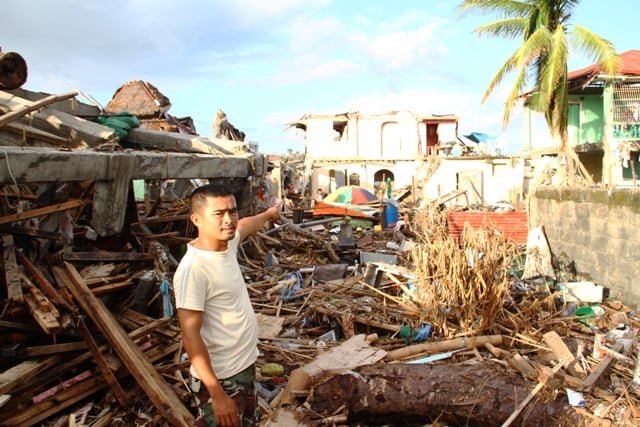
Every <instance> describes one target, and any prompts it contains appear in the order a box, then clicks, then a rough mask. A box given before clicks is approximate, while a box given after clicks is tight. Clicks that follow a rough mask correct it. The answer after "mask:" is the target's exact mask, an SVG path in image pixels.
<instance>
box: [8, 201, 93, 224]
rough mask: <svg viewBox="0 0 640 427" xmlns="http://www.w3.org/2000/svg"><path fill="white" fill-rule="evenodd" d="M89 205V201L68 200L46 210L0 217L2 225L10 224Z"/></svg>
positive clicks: (41, 209)
mask: <svg viewBox="0 0 640 427" xmlns="http://www.w3.org/2000/svg"><path fill="white" fill-rule="evenodd" d="M87 203H90V202H89V201H87V200H68V201H66V202H63V203H58V204H55V205H51V206H46V207H44V208H37V209H32V210H30V211H26V212H18V213H15V214H12V215H5V216H2V217H0V224H9V223H11V222H15V221H22V220H25V219H30V218H35V217H37V216H42V215H48V214H52V213H54V212H61V211H66V210H69V209H74V208H77V207H80V206H84V205H86V204H87Z"/></svg>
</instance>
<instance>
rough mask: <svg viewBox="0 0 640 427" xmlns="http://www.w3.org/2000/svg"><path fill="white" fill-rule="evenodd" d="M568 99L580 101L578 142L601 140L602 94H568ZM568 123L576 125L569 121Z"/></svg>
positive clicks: (602, 121) (602, 120) (602, 125)
mask: <svg viewBox="0 0 640 427" xmlns="http://www.w3.org/2000/svg"><path fill="white" fill-rule="evenodd" d="M569 100H570V101H575V102H580V104H581V111H580V123H579V126H580V139H579V141H578V144H586V143H591V144H593V143H597V142H602V139H603V129H604V109H603V105H602V96H600V95H580V96H569ZM569 125H574V126H575V125H577V124H576V123H569Z"/></svg>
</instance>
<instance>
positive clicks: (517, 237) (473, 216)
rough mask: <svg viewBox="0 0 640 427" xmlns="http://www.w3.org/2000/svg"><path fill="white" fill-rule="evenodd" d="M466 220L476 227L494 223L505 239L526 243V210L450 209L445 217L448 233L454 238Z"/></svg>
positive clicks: (457, 235)
mask: <svg viewBox="0 0 640 427" xmlns="http://www.w3.org/2000/svg"><path fill="white" fill-rule="evenodd" d="M465 222H468V223H469V225H470V226H471V227H473V228H474V229H476V230H477V229H478V228H480V227H482V226H483V225H487V224H492V223H493V224H495V226H496V228H497V229H498V230H499V231H500V232H501V233H502V235H503V236H504V238H505V239H506V240H509V241H512V242H514V243H516V244H523V245H524V244H526V243H527V236H528V233H529V226H528V221H527V212H526V211H515V212H474V211H451V212H449V214H448V217H447V223H448V225H449V235H450V236H452V237H454V238H455V239H456V240H457V239H458V238H459V237H460V235H461V234H462V230H464V224H465Z"/></svg>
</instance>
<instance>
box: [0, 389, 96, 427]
mask: <svg viewBox="0 0 640 427" xmlns="http://www.w3.org/2000/svg"><path fill="white" fill-rule="evenodd" d="M106 386H107V384H106V383H105V382H104V380H103V378H102V377H100V376H95V377H93V378H89V379H88V380H86V381H82V382H80V383H77V384H74V385H72V386H71V387H69V388H68V389H66V390H63V391H61V392H60V393H58V394H57V395H56V398H55V399H48V400H44V401H42V402H40V403H37V404H32V405H30V406H29V407H27V408H25V409H24V410H22V411H19V412H18V413H17V414H15V415H13V416H11V417H10V418H8V419H6V420H4V421H3V424H2V425H3V426H6V427H27V426H33V425H37V423H38V422H40V421H42V420H45V419H47V418H49V417H50V416H52V415H55V414H57V413H58V412H60V411H62V410H63V409H66V408H68V407H70V406H72V405H74V404H75V403H77V402H80V401H81V400H83V399H85V398H87V397H89V396H91V395H92V394H94V393H96V392H98V391H100V390H102V389H103V388H105V387H106Z"/></svg>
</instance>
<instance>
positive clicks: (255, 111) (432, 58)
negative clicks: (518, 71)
mask: <svg viewBox="0 0 640 427" xmlns="http://www.w3.org/2000/svg"><path fill="white" fill-rule="evenodd" d="M6 3H7V4H4V5H3V7H2V15H3V19H2V25H1V26H0V47H1V48H2V50H3V51H4V52H11V51H12V52H18V53H20V54H21V55H22V56H23V57H24V58H25V60H26V61H27V64H28V68H29V77H28V80H27V83H26V84H25V85H24V88H26V89H30V90H34V91H40V92H46V93H66V92H69V91H71V90H80V91H82V92H83V93H86V94H89V95H91V96H92V97H94V98H95V99H96V100H98V101H99V102H100V103H101V104H103V105H105V104H106V103H107V102H109V100H110V99H111V97H112V96H113V94H114V93H115V91H116V90H117V89H118V88H119V87H120V86H122V85H123V84H124V83H126V82H127V81H130V80H138V79H140V80H145V81H148V82H150V83H151V84H153V85H154V86H156V87H157V88H158V89H159V90H160V91H161V92H162V93H163V94H165V95H166V96H167V97H168V98H169V99H170V100H171V103H172V107H171V109H170V110H169V113H170V114H172V115H174V116H178V117H182V116H191V117H192V118H193V119H194V121H195V124H196V128H197V131H198V132H199V133H200V135H202V136H210V135H211V125H212V122H213V118H214V116H215V113H216V112H217V111H218V109H222V110H224V111H225V112H226V113H227V117H228V119H229V121H230V122H231V123H232V124H233V125H234V126H236V127H237V128H239V129H240V130H243V131H244V132H245V133H246V134H247V137H248V139H249V140H251V141H255V142H257V143H258V144H259V147H260V151H261V152H263V153H273V154H275V153H286V152H287V150H288V149H293V150H294V151H301V150H302V149H303V142H302V135H301V134H300V133H298V132H296V131H294V130H288V131H285V127H286V124H287V123H288V122H291V121H293V120H296V119H298V118H299V117H301V116H302V115H304V114H305V113H316V114H333V113H342V112H345V111H362V112H385V111H389V110H399V109H409V110H412V111H414V112H416V113H420V114H457V115H458V116H459V117H460V121H459V128H460V134H468V133H470V132H483V133H486V134H489V135H491V136H495V137H497V138H498V141H499V143H500V144H501V145H502V146H503V147H505V149H506V150H507V152H511V153H514V152H517V151H519V149H520V147H521V139H522V138H521V135H522V119H521V117H520V115H519V114H517V113H516V114H514V115H513V117H512V119H511V122H510V124H509V126H508V128H507V129H506V130H503V129H502V113H503V102H504V98H505V96H506V93H508V90H509V87H508V86H506V85H505V86H504V87H501V88H498V89H497V90H496V91H495V92H494V94H493V95H492V96H491V97H490V98H489V99H488V100H487V101H486V102H485V103H484V104H481V103H480V101H481V99H482V95H483V93H484V91H485V89H486V87H487V85H488V83H489V81H490V80H491V78H492V77H493V75H494V74H495V72H496V71H497V70H498V68H499V67H500V66H501V65H502V64H503V62H504V61H505V59H506V58H507V57H508V56H509V55H510V54H511V52H512V51H513V50H514V49H515V48H516V46H517V45H518V41H514V40H501V39H490V38H479V37H478V36H477V35H475V34H473V29H474V28H476V27H477V26H478V25H481V24H484V23H488V22H493V21H494V20H496V19H495V18H494V17H491V16H484V17H483V16H479V15H465V16H462V17H460V16H459V15H458V13H457V5H458V4H459V3H460V2H459V1H458V0H422V1H416V0H401V1H376V0H313V1H311V0H307V1H304V0H272V1H265V0H233V1H227V2H221V1H216V0H184V1H182V2H177V1H168V0H154V1H151V0H131V1H125V0H112V1H110V2H101V1H86V0H21V1H11V2H6ZM638 12H640V3H638V2H637V0H612V1H609V2H603V1H601V0H583V1H582V3H581V4H580V5H579V6H578V7H577V8H576V10H575V13H574V17H573V21H572V22H575V23H578V24H580V25H583V26H585V27H587V28H589V29H590V30H592V31H594V32H596V33H597V34H599V35H601V36H603V37H605V38H607V39H609V40H610V41H612V42H613V43H614V45H615V46H616V49H617V50H618V51H619V52H624V51H627V50H630V49H640V42H637V44H634V43H636V42H635V37H634V36H632V35H631V34H632V33H633V31H634V30H635V29H636V28H637V26H638V23H637V21H638V18H637V16H638ZM591 62H592V61H591V59H590V58H585V57H582V56H580V55H579V54H575V55H574V56H573V57H572V60H571V62H570V67H569V68H570V70H572V69H577V68H582V67H584V66H586V65H589V64H590V63H591ZM80 99H81V100H83V98H82V97H81V98H80Z"/></svg>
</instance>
